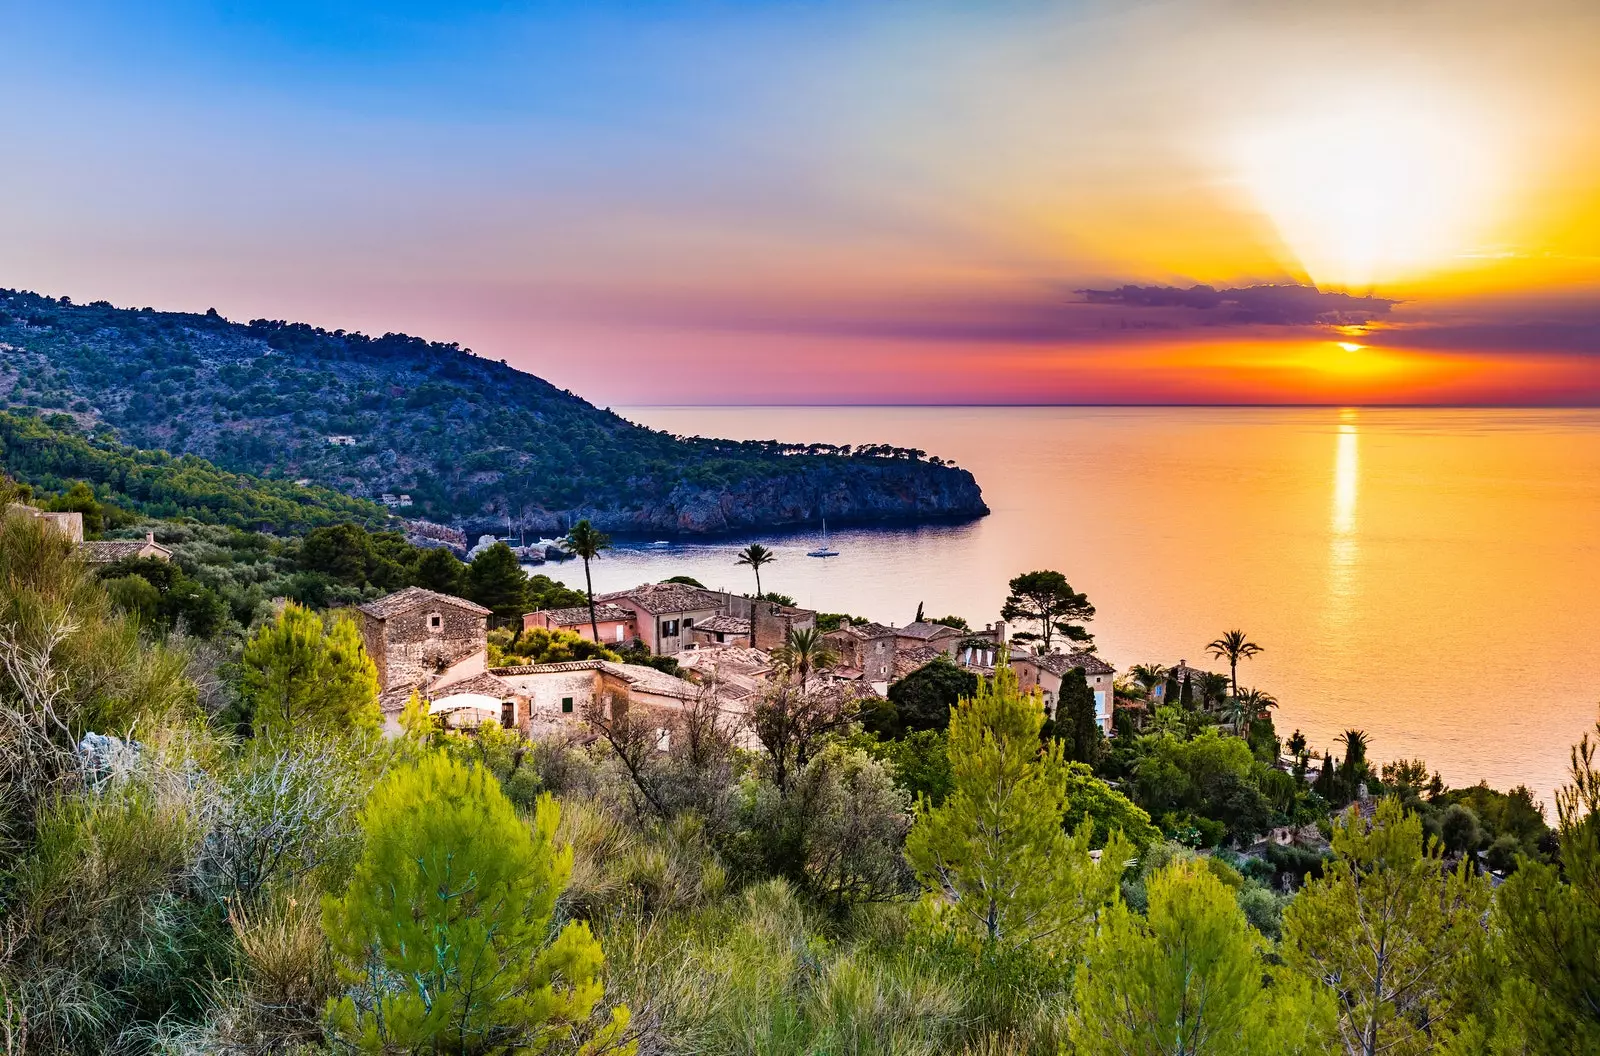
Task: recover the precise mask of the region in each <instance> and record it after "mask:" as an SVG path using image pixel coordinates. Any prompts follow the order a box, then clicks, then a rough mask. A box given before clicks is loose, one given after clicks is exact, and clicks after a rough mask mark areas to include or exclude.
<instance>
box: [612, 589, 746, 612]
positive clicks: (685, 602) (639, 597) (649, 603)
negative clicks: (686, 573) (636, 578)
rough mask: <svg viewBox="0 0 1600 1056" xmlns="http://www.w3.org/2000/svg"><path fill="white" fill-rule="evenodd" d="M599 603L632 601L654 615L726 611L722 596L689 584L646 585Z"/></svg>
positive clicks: (617, 592) (622, 592)
mask: <svg viewBox="0 0 1600 1056" xmlns="http://www.w3.org/2000/svg"><path fill="white" fill-rule="evenodd" d="M595 600H596V601H631V602H633V603H634V604H635V605H637V606H639V607H640V608H641V609H643V610H644V611H645V612H648V613H650V614H651V615H656V614H658V613H664V612H689V611H691V610H693V609H717V608H721V607H722V595H720V594H717V593H714V592H712V591H709V590H701V589H700V588H699V587H691V586H689V584H687V583H644V584H641V585H640V586H637V587H634V588H633V589H632V590H618V591H613V592H612V593H610V594H602V595H601V596H600V597H598V598H596V599H595Z"/></svg>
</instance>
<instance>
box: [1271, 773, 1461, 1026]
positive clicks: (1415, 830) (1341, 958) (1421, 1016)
mask: <svg viewBox="0 0 1600 1056" xmlns="http://www.w3.org/2000/svg"><path fill="white" fill-rule="evenodd" d="M1333 851H1334V859H1333V861H1332V862H1331V863H1330V864H1329V865H1328V866H1327V868H1326V871H1325V873H1324V875H1323V876H1322V877H1321V878H1320V879H1317V880H1313V881H1311V882H1310V883H1309V884H1307V885H1306V886H1305V888H1304V889H1303V890H1302V891H1301V892H1300V894H1299V895H1298V896H1297V897H1296V898H1295V900H1294V901H1293V902H1292V903H1291V904H1290V905H1289V907H1288V909H1287V910H1285V912H1284V919H1283V950H1282V952H1283V957H1284V960H1285V961H1287V962H1288V963H1289V964H1290V965H1292V966H1294V967H1295V968H1297V969H1298V970H1300V971H1302V972H1304V973H1305V974H1306V975H1308V976H1309V977H1311V978H1312V979H1315V980H1319V981H1321V982H1322V983H1324V984H1326V985H1328V986H1330V987H1332V988H1333V989H1334V990H1335V991H1336V993H1337V995H1338V1000H1339V1039H1340V1042H1341V1044H1342V1047H1343V1049H1344V1051H1345V1052H1347V1053H1351V1054H1362V1056H1371V1054H1373V1053H1376V1052H1387V1053H1396V1054H1405V1053H1426V1052H1431V1051H1432V1048H1433V1044H1434V1041H1433V1039H1435V1038H1438V1037H1440V1036H1442V1035H1443V1034H1445V1033H1447V1032H1449V1031H1451V1030H1453V1029H1454V1028H1455V1027H1456V1026H1457V1025H1459V1023H1460V1021H1461V1019H1462V1014H1463V1011H1464V1006H1465V1004H1466V1001H1467V998H1468V986H1467V984H1468V980H1469V977H1470V976H1469V973H1470V971H1471V968H1472V966H1473V964H1474V961H1475V958H1476V957H1477V956H1478V955H1479V952H1480V948H1481V946H1482V944H1483V941H1484V932H1483V927H1482V923H1481V921H1482V919H1483V916H1484V914H1485V913H1486V912H1487V911H1488V909H1489V898H1490V889H1489V885H1488V883H1487V881H1486V880H1485V879H1483V878H1481V877H1478V876H1475V875H1473V872H1472V869H1471V866H1470V865H1469V864H1468V863H1466V862H1462V863H1461V864H1460V866H1459V867H1457V868H1456V869H1446V868H1444V866H1443V863H1442V862H1441V861H1440V857H1439V851H1438V848H1437V847H1436V846H1433V845H1432V844H1431V841H1429V840H1427V838H1426V837H1425V836H1424V834H1423V831H1422V822H1421V820H1420V819H1419V818H1417V817H1416V816H1415V815H1413V814H1407V813H1406V812H1405V811H1404V809H1403V808H1402V807H1401V806H1400V804H1399V803H1398V802H1397V801H1395V800H1392V799H1385V800H1382V801H1380V802H1379V804H1378V811H1377V814H1376V816H1375V817H1374V818H1373V819H1372V823H1371V825H1370V826H1369V825H1368V823H1367V822H1366V821H1364V820H1362V819H1361V817H1360V815H1359V814H1358V813H1357V812H1356V811H1354V810H1351V811H1348V812H1347V813H1345V814H1344V815H1343V816H1342V817H1341V819H1340V820H1339V822H1338V824H1337V825H1336V826H1335V827H1334V831H1333Z"/></svg>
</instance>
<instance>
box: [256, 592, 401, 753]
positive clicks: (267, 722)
mask: <svg viewBox="0 0 1600 1056" xmlns="http://www.w3.org/2000/svg"><path fill="white" fill-rule="evenodd" d="M243 668H244V677H243V680H242V685H241V692H242V696H243V699H244V704H245V708H246V710H247V711H248V712H249V714H250V717H251V721H252V723H253V724H254V726H255V730H256V732H257V734H266V735H269V736H271V735H285V736H286V735H291V734H303V733H308V732H319V733H334V732H348V731H376V730H377V728H378V726H379V725H380V723H381V722H382V717H381V716H380V715H379V713H378V669H377V667H376V666H374V665H373V663H372V660H371V659H370V658H369V657H368V656H367V650H366V646H365V645H364V644H363V642H362V639H361V632H360V630H358V629H357V627H356V623H355V620H354V619H353V618H352V617H350V616H349V615H348V614H337V615H334V616H332V617H329V618H324V617H322V616H319V615H317V614H316V613H314V612H312V611H311V610H309V609H306V608H302V607H301V606H299V605H296V604H294V603H292V602H291V603H290V604H288V605H286V606H284V608H283V610H282V611H281V612H280V613H279V614H278V617H277V619H275V620H274V621H273V622H272V623H270V624H267V625H265V626H263V627H262V628H261V629H260V630H258V631H257V632H256V633H255V635H254V636H252V637H251V639H250V641H249V642H248V643H247V644H246V645H245V648H244V660H243Z"/></svg>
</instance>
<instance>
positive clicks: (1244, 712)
mask: <svg viewBox="0 0 1600 1056" xmlns="http://www.w3.org/2000/svg"><path fill="white" fill-rule="evenodd" d="M1277 706H1278V701H1277V698H1275V697H1274V696H1273V695H1272V694H1271V693H1268V692H1266V691H1265V690H1260V689H1246V690H1243V691H1241V692H1239V693H1235V694H1234V695H1233V696H1231V697H1229V698H1228V699H1227V700H1226V701H1224V702H1223V705H1222V707H1223V711H1224V713H1225V714H1226V715H1227V717H1228V720H1229V721H1230V722H1232V723H1233V732H1234V733H1235V734H1236V735H1237V736H1240V737H1243V736H1244V734H1243V733H1241V732H1240V731H1241V730H1242V729H1243V728H1244V724H1245V722H1246V721H1250V720H1254V719H1259V718H1260V717H1261V716H1262V715H1264V714H1265V713H1266V711H1267V709H1268V708H1275V707H1277Z"/></svg>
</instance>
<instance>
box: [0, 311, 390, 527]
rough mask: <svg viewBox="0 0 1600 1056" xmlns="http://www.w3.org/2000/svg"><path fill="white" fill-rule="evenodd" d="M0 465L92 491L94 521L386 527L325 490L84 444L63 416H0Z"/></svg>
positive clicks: (378, 516) (49, 484)
mask: <svg viewBox="0 0 1600 1056" xmlns="http://www.w3.org/2000/svg"><path fill="white" fill-rule="evenodd" d="M3 329H4V328H3V327H0V330H3ZM151 439H154V438H153V437H152V438H151ZM0 462H3V463H4V465H5V467H6V470H7V472H9V473H10V474H12V475H13V476H14V477H16V478H17V479H18V480H21V481H25V482H27V483H28V484H30V485H32V486H33V487H34V488H36V489H38V490H40V491H48V492H68V491H69V490H72V489H78V488H80V486H81V487H82V488H83V489H84V490H87V489H88V488H93V489H94V490H93V493H92V495H91V496H89V498H90V500H91V501H92V503H93V506H92V507H91V512H93V513H95V514H97V515H98V513H99V511H100V509H101V507H102V506H103V505H104V504H106V503H114V504H115V505H116V506H119V507H122V508H124V509H128V510H135V511H137V512H139V513H142V514H144V515H145V516H147V517H161V518H177V517H193V518H196V519H197V520H201V521H205V522H208V523H212V524H226V525H232V526H234V527H238V528H260V529H270V530H272V531H278V532H285V531H293V530H296V529H302V528H309V527H313V526H317V525H325V524H333V523H336V522H340V521H355V522H358V523H361V524H366V525H371V526H378V525H381V524H383V523H385V522H386V521H387V520H388V519H389V515H388V513H387V511H385V510H384V508H383V507H382V506H379V505H378V504H377V503H374V502H368V501H366V500H363V499H355V498H350V497H348V496H345V495H341V494H339V493H338V492H335V491H332V490H329V489H328V488H321V487H308V486H302V485H299V484H293V483H290V482H289V481H287V480H269V479H265V478H263V477H259V476H251V475H250V474H248V473H237V472H229V471H228V470H225V469H221V468H219V467H218V466H216V465H214V464H212V463H211V462H208V461H206V460H205V459H204V458H200V457H197V456H195V455H183V456H181V457H173V456H172V455H169V454H167V453H166V452H165V451H145V450H140V449H138V448H136V447H130V446H127V445H124V444H120V443H117V442H116V441H115V440H113V439H111V438H110V437H108V436H105V435H98V436H88V435H85V434H82V433H80V432H78V431H77V429H76V427H75V426H74V425H73V423H72V419H71V418H69V417H67V416H66V415H52V416H50V417H49V418H47V419H40V418H35V417H29V416H25V415H19V414H12V413H6V412H4V411H0ZM75 493H76V494H77V496H78V497H77V499H75V500H68V502H69V503H71V504H72V505H74V506H75V507H76V508H84V505H85V504H84V501H83V500H84V495H83V493H82V492H81V491H77V492H75Z"/></svg>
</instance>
